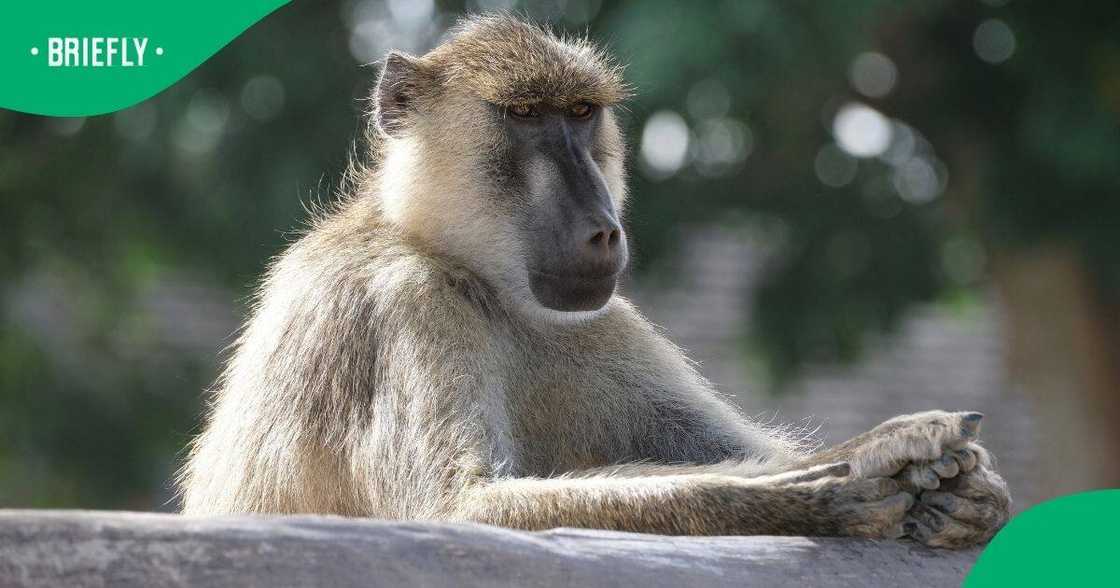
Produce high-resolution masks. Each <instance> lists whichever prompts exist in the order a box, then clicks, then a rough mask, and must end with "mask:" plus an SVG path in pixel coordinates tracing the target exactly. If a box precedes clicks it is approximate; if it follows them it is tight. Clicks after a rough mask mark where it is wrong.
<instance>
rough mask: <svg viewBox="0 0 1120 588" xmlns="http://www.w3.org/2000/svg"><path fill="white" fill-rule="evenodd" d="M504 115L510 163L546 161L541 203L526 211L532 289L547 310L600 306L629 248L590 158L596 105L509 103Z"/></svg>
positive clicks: (596, 120)
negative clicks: (546, 181)
mask: <svg viewBox="0 0 1120 588" xmlns="http://www.w3.org/2000/svg"><path fill="white" fill-rule="evenodd" d="M502 115H503V124H504V126H505V128H506V129H507V134H508V137H509V140H510V145H511V151H510V154H509V155H510V156H511V158H512V159H513V161H512V163H513V166H512V167H513V169H516V170H529V169H531V167H532V162H539V161H541V160H545V161H548V162H550V163H551V165H550V166H547V167H549V168H550V170H551V172H552V173H550V174H549V176H548V177H549V182H548V185H547V186H546V187H545V190H546V191H545V193H544V194H543V195H541V196H543V197H542V198H539V200H541V202H540V203H539V204H536V205H534V206H533V207H531V209H530V210H528V211H527V214H528V218H527V219H526V229H527V246H528V249H529V259H528V260H527V262H528V269H529V288H530V290H532V292H533V296H534V297H536V299H537V301H538V302H539V303H540V304H541V305H542V306H544V307H545V308H550V309H552V310H559V311H567V312H573V311H591V310H598V309H599V308H602V307H603V305H604V304H606V303H607V300H609V299H610V297H611V295H612V294H613V293H614V289H615V286H616V285H617V283H618V278H619V275H620V274H621V273H622V271H623V269H625V267H626V264H627V261H628V259H629V254H628V252H627V247H626V234H625V232H624V231H623V229H622V224H621V223H620V222H619V220H618V214H617V213H616V211H615V209H614V204H613V201H612V200H611V194H610V191H609V190H608V188H607V184H606V181H605V180H604V178H603V173H602V171H601V170H600V169H599V164H598V163H597V162H596V161H595V159H594V158H593V157H592V153H593V146H594V144H595V141H596V139H597V133H598V129H599V127H600V124H601V121H600V111H599V108H598V107H596V106H594V105H591V104H584V103H581V104H576V105H571V106H568V107H566V108H563V109H561V108H557V107H554V106H549V105H546V104H536V105H526V106H513V107H510V108H508V109H505V110H504V111H503V112H502ZM527 173H532V172H527ZM523 179H525V178H523Z"/></svg>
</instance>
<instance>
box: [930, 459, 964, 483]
mask: <svg viewBox="0 0 1120 588" xmlns="http://www.w3.org/2000/svg"><path fill="white" fill-rule="evenodd" d="M929 467H930V468H931V469H932V470H933V471H934V473H936V474H937V475H938V476H939V477H941V478H955V477H956V476H957V474H959V473H960V471H961V469H960V465H958V464H957V460H956V459H954V458H953V456H952V455H950V454H946V455H942V456H941V457H940V458H939V459H936V460H934V461H933V463H931V464H929Z"/></svg>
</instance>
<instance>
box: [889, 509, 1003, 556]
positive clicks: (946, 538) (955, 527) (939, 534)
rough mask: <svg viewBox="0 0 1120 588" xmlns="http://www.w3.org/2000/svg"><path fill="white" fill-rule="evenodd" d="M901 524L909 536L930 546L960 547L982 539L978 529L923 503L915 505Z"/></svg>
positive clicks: (973, 543)
mask: <svg viewBox="0 0 1120 588" xmlns="http://www.w3.org/2000/svg"><path fill="white" fill-rule="evenodd" d="M903 525H904V526H905V527H906V530H907V531H908V532H909V535H910V536H911V537H913V538H914V539H916V540H918V541H921V542H922V543H924V544H926V545H928V546H930V547H945V548H949V549H960V548H963V547H968V546H970V545H975V544H976V543H978V542H979V541H981V540H982V539H983V534H982V533H981V532H980V530H979V529H977V528H975V527H973V526H972V525H969V524H967V523H964V522H961V521H958V520H955V519H953V518H952V517H950V516H949V515H947V514H945V513H943V512H941V511H939V510H937V509H934V508H930V507H928V506H927V505H925V504H918V505H917V506H915V507H914V508H913V509H912V510H911V511H910V516H908V517H907V518H906V521H905V522H904V523H903Z"/></svg>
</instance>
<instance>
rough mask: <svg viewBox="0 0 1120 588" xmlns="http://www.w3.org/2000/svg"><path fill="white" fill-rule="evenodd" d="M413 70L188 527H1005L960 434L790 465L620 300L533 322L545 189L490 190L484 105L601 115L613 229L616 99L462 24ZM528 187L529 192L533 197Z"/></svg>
mask: <svg viewBox="0 0 1120 588" xmlns="http://www.w3.org/2000/svg"><path fill="white" fill-rule="evenodd" d="M413 59H416V60H417V62H416V63H419V64H421V67H422V71H421V74H420V76H421V77H420V78H417V79H420V80H421V81H420V82H417V81H415V80H410V81H409V83H411V84H417V87H416V88H415V89H414V90H415V92H414V94H413V95H415V96H417V97H419V98H418V99H417V102H416V103H415V104H414V105H413V106H412V108H413V111H414V112H413V114H411V115H410V119H409V121H408V124H407V125H403V126H401V127H400V128H399V129H394V132H393V133H387V132H378V133H377V135H376V136H374V137H371V140H372V141H373V142H374V143H375V146H376V149H375V151H374V152H375V154H376V157H377V159H376V160H375V161H373V162H372V164H371V167H370V168H369V169H363V168H361V167H356V168H355V171H354V172H353V173H352V174H351V176H350V178H349V179H350V185H351V188H350V194H348V195H347V196H346V197H345V198H344V199H343V202H342V204H340V205H339V206H338V207H337V208H336V209H335V210H333V211H330V212H328V213H326V214H324V215H322V216H321V217H320V218H318V219H317V220H316V221H315V222H314V223H313V225H312V227H311V228H310V229H309V230H308V232H307V233H306V234H305V235H304V236H303V237H302V238H301V239H299V241H297V242H296V243H295V244H293V245H292V246H291V247H290V248H289V249H288V250H287V251H285V252H284V254H283V255H281V256H280V257H279V258H278V259H277V260H275V262H274V263H273V264H272V266H271V267H270V269H269V271H268V274H267V276H266V277H265V279H264V282H263V284H262V285H261V288H260V290H259V292H258V295H257V298H256V302H255V303H254V305H253V312H252V318H251V319H250V320H249V322H248V324H247V325H246V327H245V329H244V331H243V332H242V334H241V336H240V338H239V340H238V342H237V345H236V348H235V351H234V353H233V356H232V358H231V359H230V361H229V365H228V367H227V369H226V371H225V373H224V374H223V376H222V378H221V379H220V381H219V382H218V384H217V387H216V389H215V391H214V396H213V401H212V404H211V406H210V410H209V412H208V416H207V423H206V427H205V431H204V432H203V433H202V434H201V435H200V436H199V437H198V438H197V439H196V440H195V442H194V443H193V444H192V447H191V453H190V458H189V460H188V462H187V464H186V465H185V467H184V469H183V471H182V473H181V476H180V480H179V483H180V488H181V490H182V499H183V510H184V512H186V513H190V514H228V513H246V512H259V513H311V512H315V513H336V514H343V515H352V516H369V517H381V518H389V519H442V520H448V519H450V520H471V521H480V522H490V523H495V524H501V525H507V526H511V527H520V528H527V529H541V528H548V527H553V526H561V525H567V526H583V527H599V528H610V529H622V530H630V531H640V532H660V533H674V534H725V533H737V534H750V533H781V534H789V533H797V534H846V535H862V536H871V537H897V536H900V535H902V534H903V533H904V532H906V529H911V534H913V535H915V536H920V537H921V538H922V540H923V541H926V542H927V543H930V544H944V545H950V546H961V545H967V544H969V543H972V542H975V541H977V540H981V539H983V538H986V537H988V536H990V534H991V532H992V529H993V528H998V525H1000V524H1002V521H1003V520H1006V517H1005V513H1006V502H1004V503H1000V502H999V501H998V500H988V502H984V501H983V500H980V499H977V498H976V496H980V497H982V498H984V497H986V498H985V500H987V499H990V498H992V497H996V498H1002V497H1003V496H1005V495H1006V490H1005V489H1004V490H1003V493H1002V494H1000V492H999V491H998V490H999V489H998V488H996V487H995V482H993V481H992V476H994V477H995V479H996V480H998V476H995V474H994V473H993V472H991V471H990V469H988V468H989V466H990V462H988V461H986V457H985V458H984V459H979V458H978V457H977V456H986V453H985V452H983V450H982V449H981V448H979V446H976V445H975V444H974V438H975V432H976V427H971V428H970V427H966V426H962V425H961V423H962V422H965V421H963V420H962V419H963V418H964V415H963V413H943V412H935V413H924V414H921V415H913V416H911V417H903V418H900V419H896V420H894V421H890V422H888V423H885V424H884V425H882V426H880V427H878V428H876V429H874V430H872V431H871V432H869V433H867V434H865V435H864V436H861V437H857V438H856V439H854V440H852V441H850V442H848V443H847V444H844V445H841V446H838V447H836V448H833V449H831V450H828V451H825V452H821V453H818V454H809V453H808V452H807V451H806V450H805V449H803V447H802V445H801V444H800V443H799V441H798V440H797V439H796V438H789V437H786V436H783V435H780V434H778V433H776V432H775V431H774V430H770V429H767V428H765V427H763V426H761V425H760V424H758V423H755V422H752V421H750V420H748V419H746V418H744V417H742V416H741V415H740V414H738V413H737V412H736V411H735V410H733V409H732V408H731V407H730V406H729V405H728V404H727V403H726V402H725V401H724V400H723V399H722V398H720V397H719V396H718V395H717V394H716V393H715V392H714V391H713V389H712V387H711V386H710V385H709V384H708V383H707V382H706V381H705V380H704V379H703V378H702V377H701V376H700V375H699V374H698V373H697V372H696V370H695V369H694V368H693V365H692V364H691V363H690V362H689V361H688V359H687V358H686V357H685V356H684V355H683V354H682V353H681V351H680V350H679V349H678V348H676V347H675V346H674V345H673V344H672V343H670V342H669V341H668V340H667V339H666V338H665V337H664V336H662V335H661V334H660V333H659V332H658V331H657V329H655V328H654V327H653V326H652V325H650V324H649V322H647V321H646V320H645V319H644V318H642V316H641V315H640V314H639V313H638V311H637V310H636V309H635V308H634V307H633V306H632V305H631V304H630V303H629V302H627V301H626V300H625V299H623V298H621V297H619V296H617V295H616V296H615V297H613V298H612V299H611V300H610V301H609V302H608V303H607V305H606V306H605V307H604V308H602V309H601V310H599V311H594V312H583V313H581V312H575V313H561V312H557V311H550V310H546V309H544V308H543V307H541V306H540V305H539V304H536V303H535V302H534V300H533V299H532V296H531V294H530V293H529V292H528V290H527V287H526V285H525V284H526V282H525V280H526V273H525V271H526V270H525V267H524V262H523V254H524V252H523V250H522V249H523V247H522V245H521V244H523V243H524V242H525V239H527V238H532V236H531V235H530V236H526V235H524V234H522V233H523V229H521V228H520V226H519V225H518V223H517V222H516V220H515V219H516V214H517V210H518V209H519V207H531V206H533V204H534V202H535V199H537V198H542V197H545V196H542V194H545V193H546V192H547V186H536V187H534V186H531V185H530V186H528V187H527V188H526V192H525V193H511V192H510V188H509V187H508V186H509V185H512V184H501V183H496V182H494V181H492V180H490V179H488V178H489V177H490V176H488V175H487V173H485V170H488V169H491V168H492V167H493V166H494V165H495V164H496V163H495V162H494V161H493V159H492V158H493V154H495V153H500V152H501V149H502V146H503V136H502V134H501V133H500V132H498V130H497V129H496V128H494V125H493V123H491V122H489V121H490V118H488V116H487V114H486V112H487V111H486V110H485V109H486V107H487V106H486V102H492V103H499V104H504V103H509V102H516V101H518V100H540V101H558V102H568V101H572V100H594V101H596V102H597V103H599V104H602V105H603V106H604V108H606V110H605V111H604V113H603V118H602V125H601V127H600V129H599V134H598V137H599V138H598V144H597V147H596V148H595V152H594V158H595V160H596V162H597V163H598V164H599V166H600V168H601V169H602V170H603V173H604V175H605V176H606V177H607V183H608V185H609V186H610V188H611V190H612V193H613V196H614V198H615V204H616V207H617V209H618V210H619V211H621V210H622V208H623V207H624V205H625V193H626V192H625V177H624V164H623V156H624V153H625V148H624V146H623V144H622V139H621V133H620V131H619V129H618V125H617V123H616V121H615V118H614V115H613V113H612V112H611V111H610V106H609V105H610V104H613V103H614V102H616V101H618V100H620V99H622V98H623V97H624V96H625V94H626V90H625V86H624V85H623V84H622V82H621V81H620V80H619V77H618V69H617V68H616V67H614V66H613V65H611V64H610V63H609V61H607V60H606V58H605V57H604V56H603V55H602V54H601V53H600V52H599V51H598V50H596V49H594V48H593V47H592V46H591V45H590V44H589V43H587V42H586V41H583V40H575V41H573V40H563V39H560V38H559V37H557V36H555V35H552V34H551V33H548V32H547V31H543V30H541V29H539V28H536V27H534V26H531V25H527V24H525V23H522V22H519V21H516V20H514V19H511V18H509V17H505V16H496V17H481V18H476V19H472V20H469V21H467V22H466V23H465V24H463V25H461V26H460V27H459V29H458V31H457V33H456V34H455V36H453V37H452V39H451V40H450V41H449V42H448V43H447V44H445V45H443V46H441V47H440V48H437V49H436V50H434V51H433V52H432V53H430V54H429V55H427V56H424V57H422V58H413ZM420 86H423V87H420ZM411 90H412V89H410V91H411ZM497 163H500V162H497ZM539 165H540V166H541V168H540V169H539V170H530V171H529V173H528V174H527V177H530V178H536V179H532V180H531V181H530V182H529V183H530V184H531V183H532V182H546V183H547V182H548V181H549V180H548V178H549V177H550V176H549V170H548V163H547V162H540V163H539ZM944 460H952V461H953V463H952V464H949V463H948V462H947V461H944ZM977 462H981V463H980V465H977ZM907 468H909V469H907ZM930 471H933V472H935V474H936V475H935V476H934V479H935V480H940V479H943V478H944V479H952V480H957V479H960V480H962V482H961V483H960V485H961V487H962V488H968V489H969V491H970V492H972V494H971V495H968V496H967V497H956V498H954V496H956V495H953V496H939V495H938V496H934V498H930V499H928V500H927V502H929V501H931V500H932V501H933V502H935V503H937V504H949V503H950V502H952V501H953V500H957V498H960V500H962V501H965V503H967V504H968V506H967V507H960V508H962V509H964V510H962V512H965V511H967V512H968V513H971V514H972V515H974V516H973V519H972V520H973V521H974V522H973V523H967V524H969V525H973V527H970V528H973V529H974V532H971V533H970V532H962V531H961V530H960V529H962V528H966V527H962V526H961V525H965V524H966V523H963V522H962V523H960V524H959V525H958V524H957V523H954V525H956V526H953V527H951V533H952V534H951V536H947V535H945V534H944V533H942V532H940V531H938V530H936V529H933V527H934V526H937V520H935V519H933V518H931V517H932V515H929V514H928V512H927V511H928V509H929V508H932V507H930V506H929V505H927V504H926V503H921V504H919V506H913V508H912V505H913V504H914V502H915V501H914V498H913V496H912V495H911V494H910V493H906V492H903V488H904V487H908V485H909V486H913V485H914V484H917V483H925V484H927V485H928V481H927V480H926V478H927V476H928V475H929V472H930ZM900 472H902V473H900ZM972 472H976V473H975V474H974V473H972ZM896 474H898V475H899V476H901V477H900V479H899V480H898V481H895V480H891V479H889V476H892V475H896ZM950 474H951V475H950ZM978 489H979V490H978ZM984 489H987V493H986V494H985V493H984V491H983V490H984ZM914 493H916V494H920V490H919V491H915V492H914ZM931 496H933V495H931ZM954 504H957V503H954ZM987 505H991V506H990V507H989V506H987ZM1001 505H1002V506H1001ZM958 506H959V505H958ZM1001 508H1002V510H1001ZM908 513H909V514H908ZM907 517H910V518H907ZM977 520H982V521H984V522H982V523H976V522H975V521H977ZM907 521H909V522H910V526H909V527H905V526H904V525H903V523H904V522H907ZM919 524H920V525H921V529H920V530H919V529H918V527H917V525H919ZM941 528H942V529H945V528H949V527H947V526H946V525H945V524H942V525H941Z"/></svg>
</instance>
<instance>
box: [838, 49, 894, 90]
mask: <svg viewBox="0 0 1120 588" xmlns="http://www.w3.org/2000/svg"><path fill="white" fill-rule="evenodd" d="M848 79H849V80H850V81H851V83H852V87H853V88H855V89H856V91H857V92H859V93H860V94H863V95H864V96H867V97H868V98H882V97H883V96H886V95H887V94H890V93H891V90H893V89H894V86H895V83H896V82H897V81H898V67H896V66H895V64H894V62H893V61H891V59H890V58H889V57H887V56H886V55H883V54H882V53H875V52H867V53H860V54H859V55H857V56H856V58H855V59H854V60H852V66H851V68H849V70H848Z"/></svg>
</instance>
